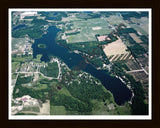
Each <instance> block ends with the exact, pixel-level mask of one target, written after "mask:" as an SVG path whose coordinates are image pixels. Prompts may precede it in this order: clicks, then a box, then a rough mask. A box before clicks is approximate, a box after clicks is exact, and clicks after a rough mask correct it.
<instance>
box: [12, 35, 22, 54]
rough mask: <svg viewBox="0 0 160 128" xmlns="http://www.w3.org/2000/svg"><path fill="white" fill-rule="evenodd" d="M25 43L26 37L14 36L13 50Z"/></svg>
mask: <svg viewBox="0 0 160 128" xmlns="http://www.w3.org/2000/svg"><path fill="white" fill-rule="evenodd" d="M24 44H25V38H12V51H13V50H17V49H19V46H22V45H24Z"/></svg>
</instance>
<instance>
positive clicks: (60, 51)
mask: <svg viewBox="0 0 160 128" xmlns="http://www.w3.org/2000/svg"><path fill="white" fill-rule="evenodd" d="M47 31H48V32H47V34H45V35H43V36H42V37H41V38H40V39H35V43H34V44H33V45H32V48H33V57H34V58H35V57H36V56H37V54H42V57H41V61H45V62H47V61H49V55H54V56H57V57H58V58H60V59H61V60H62V61H63V62H64V63H66V65H67V66H68V67H69V68H71V69H73V68H74V67H76V66H78V65H79V64H80V63H82V62H83V64H84V65H86V66H85V67H84V68H81V67H79V68H81V70H83V71H85V72H87V73H90V74H91V75H92V76H94V77H96V78H97V79H99V80H100V81H101V83H102V84H103V86H104V87H105V88H106V89H107V90H109V91H111V93H112V94H113V96H114V100H115V102H116V103H117V104H118V105H122V104H124V103H125V102H126V101H129V100H130V98H131V96H132V92H131V91H130V90H129V89H128V88H127V87H126V85H125V84H124V83H122V82H121V81H120V80H119V79H117V78H116V77H112V76H110V75H109V73H107V71H105V70H97V69H96V68H95V67H94V66H93V65H91V64H89V63H86V62H85V58H83V57H82V56H81V55H80V54H77V53H71V52H69V50H68V49H67V48H65V47H62V46H60V45H58V44H57V43H56V41H55V38H56V35H57V33H58V32H59V31H60V29H58V28H56V26H50V27H49V28H48V30H47ZM38 44H45V45H46V48H45V49H42V48H39V47H38Z"/></svg>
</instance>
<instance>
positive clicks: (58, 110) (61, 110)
mask: <svg viewBox="0 0 160 128" xmlns="http://www.w3.org/2000/svg"><path fill="white" fill-rule="evenodd" d="M50 114H51V115H66V109H65V107H64V106H50Z"/></svg>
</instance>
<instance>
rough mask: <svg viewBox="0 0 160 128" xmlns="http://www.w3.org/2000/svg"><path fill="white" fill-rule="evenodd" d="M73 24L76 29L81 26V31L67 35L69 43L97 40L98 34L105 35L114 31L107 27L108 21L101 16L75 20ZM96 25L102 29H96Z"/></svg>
mask: <svg viewBox="0 0 160 128" xmlns="http://www.w3.org/2000/svg"><path fill="white" fill-rule="evenodd" d="M73 24H74V25H73V28H74V29H77V28H80V33H78V34H76V35H69V36H67V40H68V42H67V43H76V42H88V41H96V38H95V35H96V34H100V35H105V34H109V33H110V32H111V31H112V30H111V29H109V28H108V27H107V26H108V23H107V21H106V20H105V19H100V18H94V19H88V20H81V21H73ZM96 27H98V28H100V29H95V28H96Z"/></svg>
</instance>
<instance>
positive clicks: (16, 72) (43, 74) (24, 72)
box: [15, 72, 58, 80]
mask: <svg viewBox="0 0 160 128" xmlns="http://www.w3.org/2000/svg"><path fill="white" fill-rule="evenodd" d="M15 73H23V74H25V73H28V74H29V73H31V74H33V73H39V74H41V75H42V76H43V77H45V78H47V79H50V80H51V79H58V77H57V78H54V77H48V76H45V75H44V74H43V73H41V72H15Z"/></svg>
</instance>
